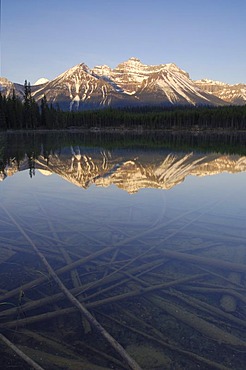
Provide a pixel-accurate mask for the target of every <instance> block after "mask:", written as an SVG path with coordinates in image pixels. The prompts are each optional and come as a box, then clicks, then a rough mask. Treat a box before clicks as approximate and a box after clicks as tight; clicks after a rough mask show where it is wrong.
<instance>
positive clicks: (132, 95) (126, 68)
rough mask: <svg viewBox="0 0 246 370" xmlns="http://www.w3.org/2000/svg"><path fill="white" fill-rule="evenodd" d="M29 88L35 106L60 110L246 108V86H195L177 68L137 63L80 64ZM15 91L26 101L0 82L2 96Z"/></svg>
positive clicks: (205, 82)
mask: <svg viewBox="0 0 246 370" xmlns="http://www.w3.org/2000/svg"><path fill="white" fill-rule="evenodd" d="M38 81H41V82H42V83H41V84H40V83H39V84H37V82H36V83H35V84H34V85H33V86H32V87H31V90H32V95H33V97H34V99H35V100H36V101H37V102H40V101H41V99H42V98H43V97H44V95H45V96H46V99H47V102H48V103H52V104H53V105H54V104H57V105H59V107H60V108H61V109H62V110H70V111H77V110H84V109H98V108H104V107H109V106H110V107H116V108H118V107H126V106H127V107H129V106H146V105H155V106H175V105H191V106H199V105H208V106H209V105H211V106H222V105H228V104H238V105H241V104H245V103H246V84H245V85H244V84H237V85H229V84H226V83H223V82H219V81H213V80H208V79H201V80H196V81H193V80H192V79H191V78H190V76H189V73H188V72H186V71H184V70H183V69H181V68H179V67H178V66H177V65H176V64H175V63H167V64H159V65H147V64H144V63H142V62H141V60H140V59H138V58H136V57H131V58H129V59H128V60H127V61H124V62H121V63H119V64H118V65H117V66H116V67H115V68H110V67H109V66H107V65H102V66H99V65H96V66H95V67H94V68H92V69H91V68H89V67H88V66H87V65H86V64H85V63H79V64H77V65H75V66H73V67H72V68H69V69H68V70H66V71H65V72H63V73H61V74H60V75H58V76H57V77H56V78H54V79H53V80H50V81H49V80H45V79H40V80H38ZM13 89H15V90H16V93H17V95H18V96H19V97H20V98H23V87H22V86H21V85H19V84H15V83H13V82H11V81H9V80H8V79H6V78H2V77H1V78H0V92H2V93H3V94H5V95H7V96H8V95H10V94H11V91H13Z"/></svg>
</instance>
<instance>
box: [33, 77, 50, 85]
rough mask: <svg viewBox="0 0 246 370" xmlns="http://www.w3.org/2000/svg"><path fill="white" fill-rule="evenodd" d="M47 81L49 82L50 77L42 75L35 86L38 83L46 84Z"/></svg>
mask: <svg viewBox="0 0 246 370" xmlns="http://www.w3.org/2000/svg"><path fill="white" fill-rule="evenodd" d="M47 82H49V80H48V78H45V77H41V78H39V79H38V80H37V81H36V82H35V84H34V85H35V86H36V85H43V84H46V83H47Z"/></svg>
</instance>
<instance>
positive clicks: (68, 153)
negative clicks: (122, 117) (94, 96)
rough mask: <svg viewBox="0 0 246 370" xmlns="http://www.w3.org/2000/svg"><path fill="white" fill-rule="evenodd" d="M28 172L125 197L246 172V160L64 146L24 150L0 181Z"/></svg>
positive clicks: (10, 160)
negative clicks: (106, 189)
mask: <svg viewBox="0 0 246 370" xmlns="http://www.w3.org/2000/svg"><path fill="white" fill-rule="evenodd" d="M27 169H29V174H30V176H33V175H34V174H35V171H36V170H39V171H40V172H41V173H42V174H44V175H51V174H52V173H55V174H57V175H59V176H61V177H62V178H64V179H66V180H67V181H69V182H71V183H73V184H75V185H77V186H80V187H82V188H85V189H86V188H88V187H90V186H91V185H92V184H95V185H96V186H103V187H107V186H110V185H116V186H117V187H119V188H121V189H124V190H125V191H127V192H128V193H135V192H137V191H138V190H139V189H143V188H156V189H171V188H172V187H174V186H175V185H177V184H180V183H181V182H182V181H184V179H185V178H186V177H187V176H189V175H194V176H210V175H215V174H220V173H223V172H227V173H237V172H244V171H245V170H246V156H240V155H235V154H234V155H226V154H219V153H214V152H212V153H203V152H194V151H177V150H176V151H172V150H168V149H163V148H161V149H160V148H159V149H152V150H150V149H147V150H146V149H143V148H139V149H136V148H125V149H124V148H122V149H111V150H110V149H104V148H102V147H101V148H100V147H99V148H92V147H89V148H88V147H85V146H84V145H83V144H82V145H68V146H65V147H59V148H58V149H57V148H55V149H51V150H50V151H49V152H48V151H47V150H44V146H43V143H41V146H40V148H39V151H36V152H34V151H32V150H30V149H29V148H26V150H25V148H24V155H23V157H22V158H16V156H15V155H14V154H13V157H12V158H11V157H9V158H8V159H7V163H6V165H4V164H3V162H2V165H1V168H0V177H1V180H4V179H5V178H6V177H7V176H11V175H14V174H15V173H16V172H18V171H24V170H27Z"/></svg>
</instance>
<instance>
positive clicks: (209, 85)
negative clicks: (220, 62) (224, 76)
mask: <svg viewBox="0 0 246 370" xmlns="http://www.w3.org/2000/svg"><path fill="white" fill-rule="evenodd" d="M194 82H195V84H196V85H197V86H198V87H199V88H200V89H202V90H203V91H205V92H207V93H209V94H211V95H215V96H217V97H218V98H220V99H222V100H224V101H226V102H227V103H230V104H235V105H243V104H246V84H236V85H229V84H226V83H224V82H220V81H213V80H208V79H202V80H197V81H194Z"/></svg>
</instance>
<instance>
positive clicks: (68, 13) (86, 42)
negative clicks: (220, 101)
mask: <svg viewBox="0 0 246 370" xmlns="http://www.w3.org/2000/svg"><path fill="white" fill-rule="evenodd" d="M0 1H1V76H4V77H7V78H8V79H10V80H11V81H14V82H19V83H23V82H24V80H25V79H27V80H28V81H30V82H31V83H34V82H35V81H36V80H37V79H38V78H40V77H47V78H49V79H52V78H55V77H56V76H57V75H58V74H60V73H62V72H64V71H65V70H66V69H68V68H70V67H72V66H74V65H75V64H78V63H81V62H84V63H86V64H87V65H88V66H89V67H91V68H92V67H94V66H95V65H97V64H107V65H109V66H110V67H115V66H116V65H117V64H119V63H120V62H122V61H125V60H127V59H128V58H130V57H132V56H135V57H138V58H140V59H141V61H142V62H143V63H146V64H161V63H171V62H174V63H176V64H177V65H178V66H179V67H180V68H182V69H184V70H186V71H187V72H188V73H189V74H190V76H191V78H192V79H200V78H211V79H216V80H220V81H224V82H228V83H238V82H244V83H246V46H245V37H246V36H245V35H246V0H0Z"/></svg>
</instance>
